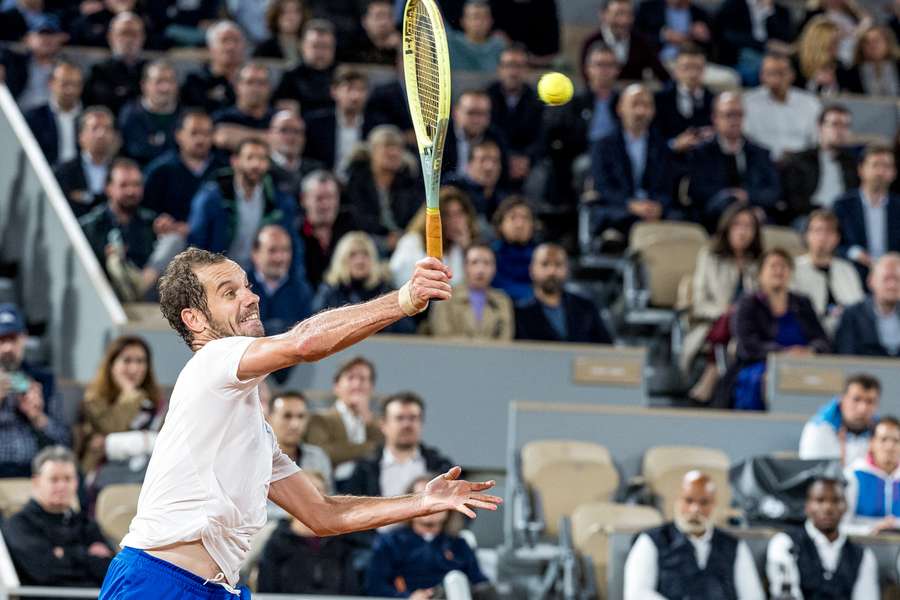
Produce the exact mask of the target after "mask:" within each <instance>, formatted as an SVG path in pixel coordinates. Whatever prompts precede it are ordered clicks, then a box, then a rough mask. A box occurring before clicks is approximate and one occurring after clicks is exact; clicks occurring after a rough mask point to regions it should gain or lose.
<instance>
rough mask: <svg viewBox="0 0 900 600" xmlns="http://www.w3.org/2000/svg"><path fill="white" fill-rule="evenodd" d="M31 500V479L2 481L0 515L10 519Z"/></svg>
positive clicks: (20, 478) (13, 478) (0, 485)
mask: <svg viewBox="0 0 900 600" xmlns="http://www.w3.org/2000/svg"><path fill="white" fill-rule="evenodd" d="M30 498H31V478H29V477H12V478H9V479H0V514H2V515H3V516H4V517H7V518H9V517H10V516H12V515H14V514H15V513H17V512H19V510H20V509H21V508H22V507H23V506H25V504H26V503H27V502H28V500H29V499H30Z"/></svg>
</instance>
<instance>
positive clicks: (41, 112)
mask: <svg viewBox="0 0 900 600" xmlns="http://www.w3.org/2000/svg"><path fill="white" fill-rule="evenodd" d="M83 84H84V81H83V78H82V75H81V68H80V67H78V65H76V64H73V63H70V62H66V61H62V62H58V63H57V64H56V66H55V67H53V72H52V73H51V75H50V102H48V103H47V104H43V105H41V106H38V107H37V108H33V109H31V110H30V111H28V112H26V113H25V121H26V122H27V123H28V126H29V127H30V128H31V132H32V133H33V134H34V137H35V139H36V140H37V143H38V145H39V146H40V147H41V150H43V152H44V157H45V158H46V159H47V163H49V164H50V165H51V166H52V165H55V164H56V163H57V162H66V161H68V160H71V159H73V158H75V155H76V154H78V143H77V138H78V116H79V114H80V113H81V90H82V88H83Z"/></svg>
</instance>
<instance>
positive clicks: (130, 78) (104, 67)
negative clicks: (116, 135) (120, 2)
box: [84, 12, 147, 115]
mask: <svg viewBox="0 0 900 600" xmlns="http://www.w3.org/2000/svg"><path fill="white" fill-rule="evenodd" d="M108 37H109V48H110V50H111V51H112V56H111V57H110V58H108V59H107V60H105V61H103V62H101V63H97V64H96V65H94V66H93V67H92V68H91V74H90V76H89V77H88V81H87V85H85V89H84V99H85V104H87V105H94V104H100V105H103V106H107V107H109V109H110V110H111V111H113V112H114V113H115V114H117V115H118V114H119V110H121V108H122V107H123V106H124V105H125V103H126V102H128V101H129V100H133V99H134V98H137V97H138V96H140V94H141V77H142V75H143V72H144V65H145V64H146V62H147V61H146V60H144V59H143V58H141V53H142V52H143V50H144V39H145V33H144V22H143V21H142V20H141V18H140V17H139V16H137V15H136V14H134V13H132V12H123V13H119V14H118V15H116V16H115V18H114V19H113V20H112V23H110V25H109V35H108Z"/></svg>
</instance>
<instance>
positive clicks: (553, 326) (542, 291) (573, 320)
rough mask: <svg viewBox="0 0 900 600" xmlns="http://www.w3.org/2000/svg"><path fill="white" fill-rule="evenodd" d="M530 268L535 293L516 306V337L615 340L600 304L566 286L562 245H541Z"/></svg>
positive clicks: (582, 340)
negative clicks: (571, 290) (569, 290)
mask: <svg viewBox="0 0 900 600" xmlns="http://www.w3.org/2000/svg"><path fill="white" fill-rule="evenodd" d="M530 271H531V280H532V281H533V282H534V297H533V298H531V299H530V300H526V301H525V302H523V303H522V304H519V305H518V306H517V307H516V338H517V339H520V340H542V341H547V342H584V343H595V344H610V343H612V338H611V337H610V335H609V332H608V331H607V330H606V327H605V326H604V325H603V322H602V321H601V320H600V313H599V311H598V310H597V306H596V305H595V304H594V303H593V302H592V301H591V300H588V299H587V298H582V297H581V296H576V295H575V294H572V293H570V292H567V291H565V290H564V289H563V285H564V284H565V282H566V279H568V277H569V266H568V257H567V256H566V251H565V250H564V249H563V247H562V246H560V245H558V244H541V245H540V246H538V247H537V249H535V251H534V255H533V256H532V258H531V269H530Z"/></svg>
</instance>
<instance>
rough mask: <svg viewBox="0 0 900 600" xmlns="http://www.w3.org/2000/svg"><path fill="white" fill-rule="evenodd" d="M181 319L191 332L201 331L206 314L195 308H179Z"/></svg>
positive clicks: (204, 326) (204, 324) (205, 323)
mask: <svg viewBox="0 0 900 600" xmlns="http://www.w3.org/2000/svg"><path fill="white" fill-rule="evenodd" d="M181 320H182V322H183V323H184V324H185V325H187V328H188V329H190V330H191V332H192V333H203V331H204V330H205V329H206V326H207V322H206V315H204V314H203V312H202V311H199V310H197V309H195V308H183V309H181Z"/></svg>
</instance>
